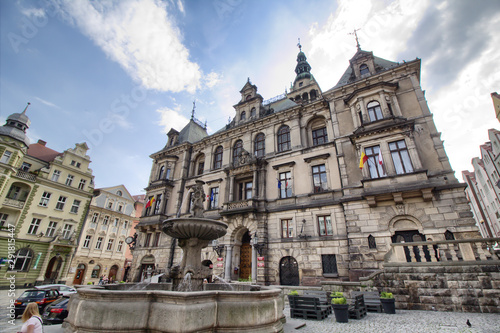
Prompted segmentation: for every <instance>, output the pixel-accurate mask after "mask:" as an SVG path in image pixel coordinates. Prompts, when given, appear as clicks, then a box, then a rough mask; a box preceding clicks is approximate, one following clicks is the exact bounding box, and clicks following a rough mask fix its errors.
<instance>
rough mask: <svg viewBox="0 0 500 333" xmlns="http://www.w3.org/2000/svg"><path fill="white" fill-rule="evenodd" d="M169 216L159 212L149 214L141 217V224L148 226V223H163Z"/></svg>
mask: <svg viewBox="0 0 500 333" xmlns="http://www.w3.org/2000/svg"><path fill="white" fill-rule="evenodd" d="M168 218H169V217H168V216H167V215H164V214H157V215H148V216H143V217H141V220H140V222H139V224H138V225H139V226H148V225H156V224H161V223H162V222H163V221H165V220H166V219H168Z"/></svg>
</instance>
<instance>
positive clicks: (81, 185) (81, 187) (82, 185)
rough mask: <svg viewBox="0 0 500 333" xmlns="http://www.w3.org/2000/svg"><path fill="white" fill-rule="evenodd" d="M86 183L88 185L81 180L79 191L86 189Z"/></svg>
mask: <svg viewBox="0 0 500 333" xmlns="http://www.w3.org/2000/svg"><path fill="white" fill-rule="evenodd" d="M85 183H87V181H86V180H85V179H80V184H78V189H79V190H83V189H85Z"/></svg>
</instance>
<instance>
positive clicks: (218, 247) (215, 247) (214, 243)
mask: <svg viewBox="0 0 500 333" xmlns="http://www.w3.org/2000/svg"><path fill="white" fill-rule="evenodd" d="M212 249H213V250H214V251H215V252H217V256H218V257H219V258H220V257H221V256H222V251H224V245H219V241H218V240H217V239H214V240H213V241H212Z"/></svg>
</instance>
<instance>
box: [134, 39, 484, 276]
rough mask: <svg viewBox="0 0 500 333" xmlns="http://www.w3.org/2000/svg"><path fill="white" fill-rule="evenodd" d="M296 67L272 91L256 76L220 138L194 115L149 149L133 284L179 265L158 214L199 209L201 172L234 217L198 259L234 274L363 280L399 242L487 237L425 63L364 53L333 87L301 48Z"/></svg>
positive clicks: (217, 215)
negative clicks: (319, 77)
mask: <svg viewBox="0 0 500 333" xmlns="http://www.w3.org/2000/svg"><path fill="white" fill-rule="evenodd" d="M295 73H296V77H295V80H294V82H293V84H292V86H291V88H290V91H289V92H288V93H286V94H285V95H282V96H279V97H277V98H273V99H271V100H268V101H264V99H263V97H262V96H261V95H260V94H258V92H257V87H256V86H255V85H253V84H252V83H251V82H250V80H247V82H246V83H245V85H244V86H243V88H242V89H241V91H240V99H239V101H238V102H237V103H236V104H235V105H234V109H235V117H234V119H233V120H232V121H231V123H230V124H228V125H227V126H225V127H224V128H222V129H221V130H219V131H218V132H216V133H214V134H212V135H208V134H207V132H206V128H205V127H204V126H203V125H202V124H200V123H199V122H198V121H196V119H195V118H194V117H192V118H191V120H190V121H189V123H188V124H187V125H186V126H185V127H184V128H183V129H182V130H181V131H180V132H178V131H177V130H175V129H172V130H170V132H169V133H168V142H167V143H166V145H165V147H164V148H163V149H162V150H160V151H159V152H156V153H154V154H152V155H151V158H152V159H153V165H152V169H151V176H150V180H149V184H148V186H147V188H146V190H147V194H146V202H149V204H146V208H145V210H144V213H143V217H142V218H141V221H140V223H139V224H138V227H137V228H138V233H139V237H138V241H137V245H136V248H135V250H134V261H133V264H132V276H134V280H136V281H138V280H141V279H142V278H143V277H144V272H145V270H147V269H148V267H151V268H153V269H156V270H158V271H163V270H165V269H166V268H168V267H170V266H172V265H173V264H174V263H177V262H179V261H180V259H181V256H182V253H181V250H180V248H179V247H177V246H176V242H175V240H174V239H171V238H170V237H168V236H166V235H164V234H162V233H161V223H162V221H164V220H165V219H167V218H170V217H175V216H177V215H180V216H188V215H191V214H192V213H191V211H190V209H191V205H190V195H191V192H190V188H191V187H192V186H193V185H194V184H195V181H197V180H201V181H203V182H205V187H204V189H205V193H206V201H205V212H204V214H205V217H208V218H213V219H219V220H222V221H224V222H226V223H227V224H228V225H229V228H228V231H227V234H226V235H225V236H224V237H222V238H220V239H219V240H218V242H217V243H214V244H213V247H207V248H206V249H205V250H203V251H202V258H200V260H201V261H202V262H203V263H204V264H205V265H207V266H209V267H213V275H217V276H221V277H224V278H225V279H226V280H236V279H249V278H250V279H252V280H253V281H257V282H258V283H266V284H281V285H299V284H300V285H318V284H319V283H320V282H321V281H324V280H357V279H358V278H359V277H360V276H365V275H368V274H370V273H371V272H373V271H375V270H377V269H379V268H381V267H382V266H383V263H384V255H385V254H386V253H387V252H388V251H389V250H390V248H391V247H390V244H391V243H392V242H403V241H404V242H413V241H419V240H428V239H432V240H444V239H445V238H446V237H448V238H452V237H454V238H457V239H458V238H468V237H471V236H477V228H476V227H475V225H474V220H473V218H472V214H471V212H470V209H469V207H468V204H467V199H466V198H465V195H464V187H465V185H464V184H461V183H459V182H458V180H457V179H456V178H455V176H454V173H453V170H452V169H451V166H450V163H449V161H448V158H447V156H446V153H445V151H444V147H443V143H442V141H441V139H440V133H439V132H437V130H436V128H435V125H434V122H433V120H432V114H431V113H430V111H429V108H428V106H427V103H426V100H425V97H424V94H423V92H422V90H421V87H420V60H419V59H416V60H413V61H409V62H404V63H395V62H391V61H387V60H384V59H381V58H378V57H376V56H374V55H373V54H372V53H371V52H366V51H363V50H361V49H358V51H357V53H356V54H355V55H354V57H353V58H352V59H351V60H350V66H349V67H348V68H347V70H346V71H345V73H344V75H343V76H342V77H341V79H340V81H339V82H338V84H337V85H336V86H335V87H333V88H331V89H329V90H327V91H322V90H321V88H320V87H319V85H318V83H317V82H316V80H315V78H314V76H313V75H312V73H311V66H310V65H309V63H308V62H307V60H306V56H305V54H304V53H303V52H302V51H300V52H299V54H298V56H297V66H296V68H295ZM419 255H427V253H420V254H417V260H418V258H419V257H418V256H419ZM408 256H409V254H408Z"/></svg>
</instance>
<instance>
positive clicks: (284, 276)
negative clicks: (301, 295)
mask: <svg viewBox="0 0 500 333" xmlns="http://www.w3.org/2000/svg"><path fill="white" fill-rule="evenodd" d="M280 283H281V285H283V286H298V285H299V284H300V281H299V265H298V263H297V260H295V258H294V257H283V258H282V259H281V261H280Z"/></svg>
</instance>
